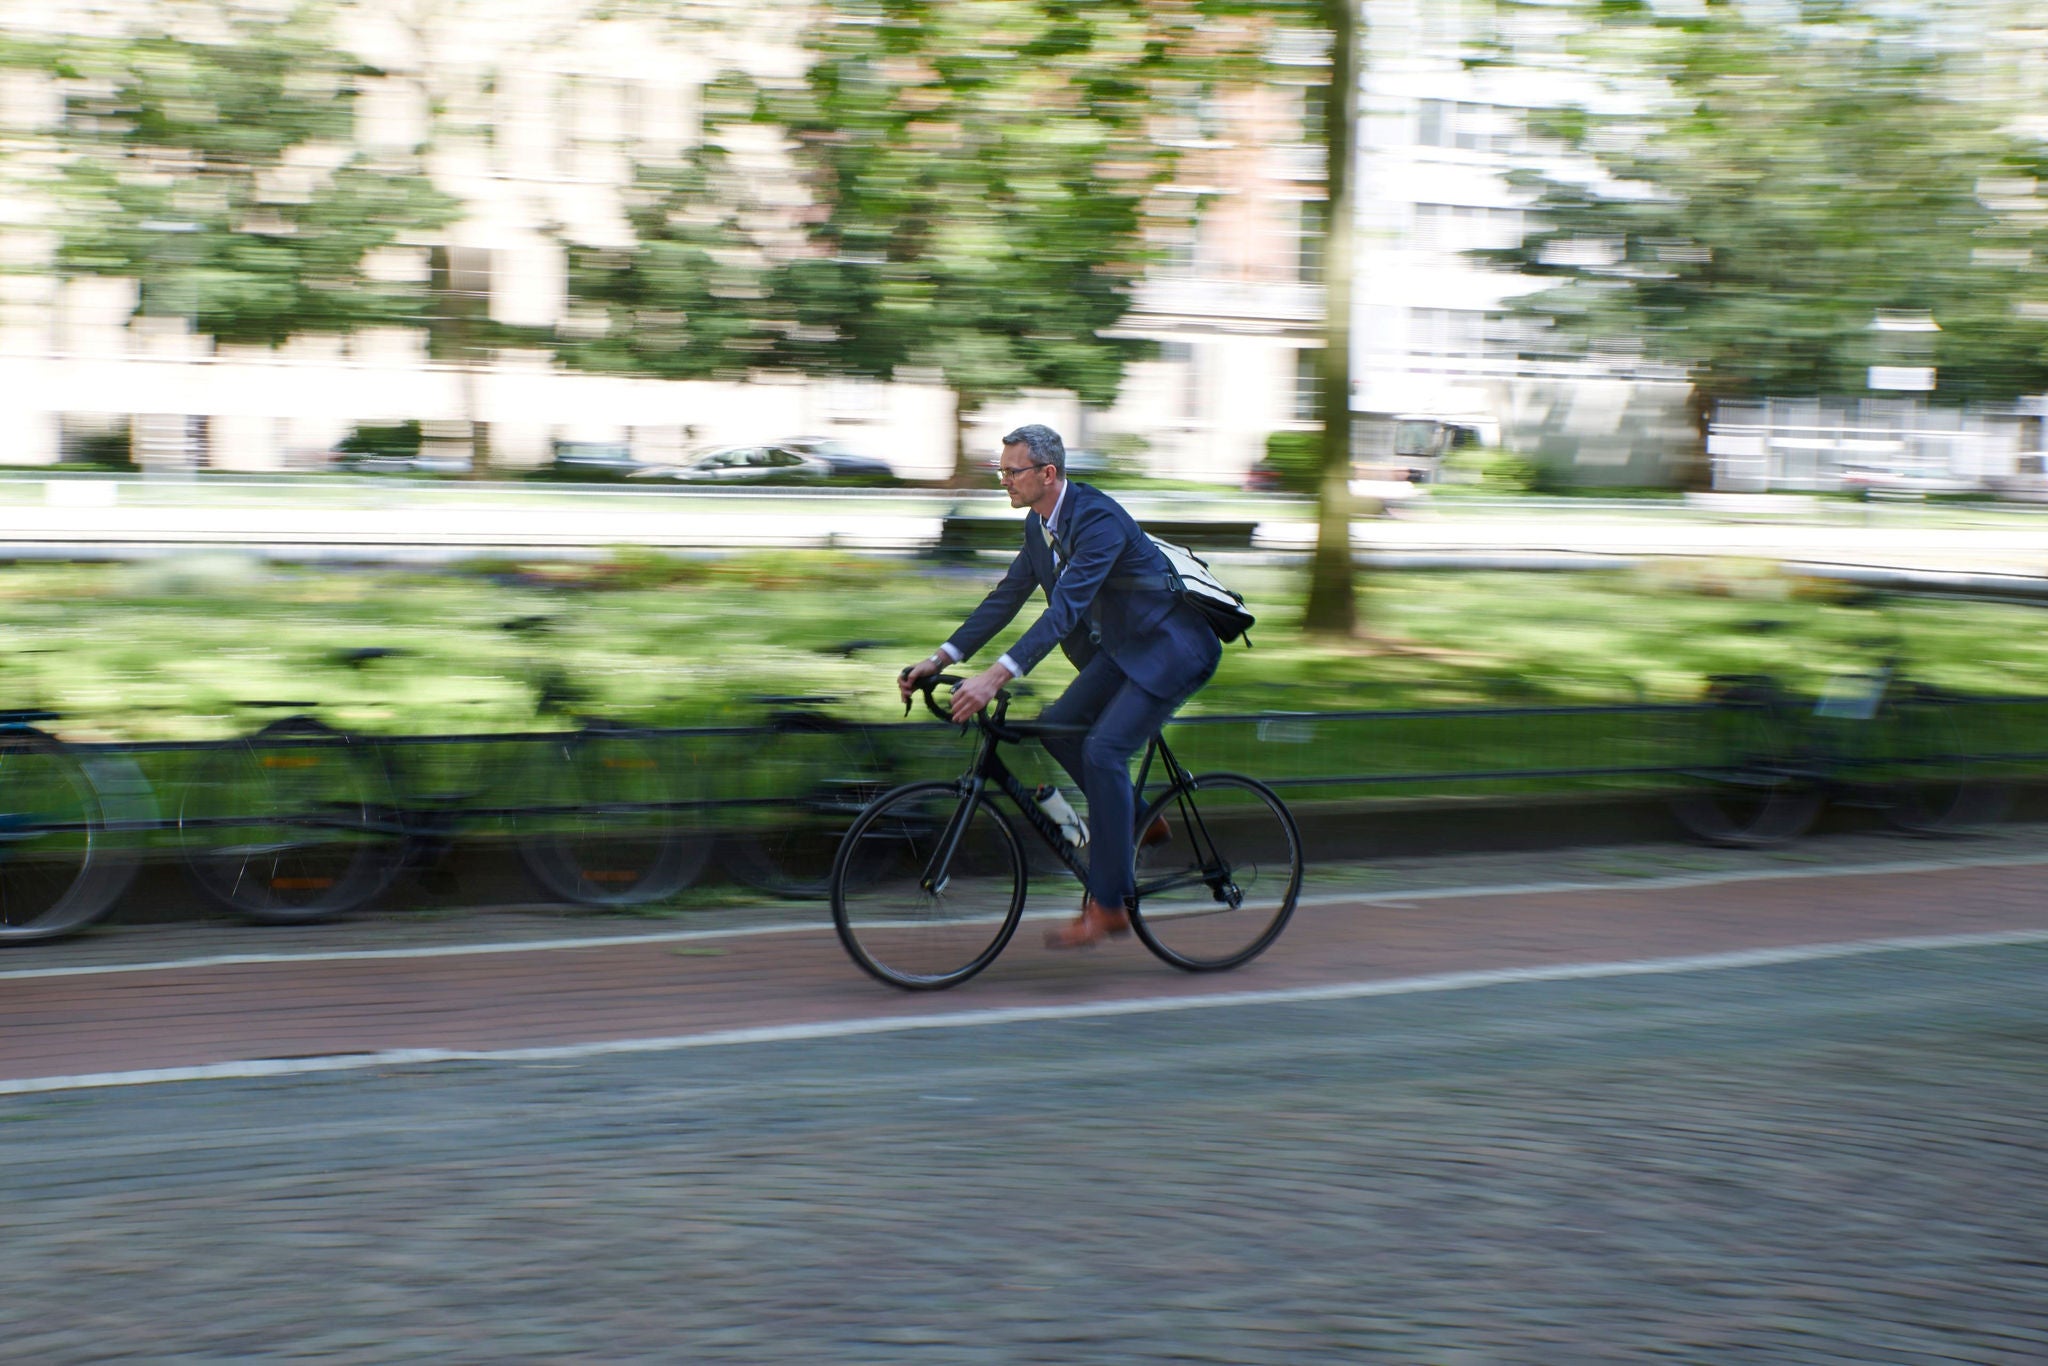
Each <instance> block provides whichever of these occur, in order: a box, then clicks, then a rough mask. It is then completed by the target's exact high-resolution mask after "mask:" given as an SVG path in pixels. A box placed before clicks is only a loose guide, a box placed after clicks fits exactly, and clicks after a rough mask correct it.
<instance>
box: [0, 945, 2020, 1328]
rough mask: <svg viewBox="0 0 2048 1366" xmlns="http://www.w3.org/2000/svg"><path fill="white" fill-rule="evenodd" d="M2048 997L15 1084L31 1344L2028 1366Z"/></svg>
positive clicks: (1502, 1011)
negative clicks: (21, 1089)
mask: <svg viewBox="0 0 2048 1366" xmlns="http://www.w3.org/2000/svg"><path fill="white" fill-rule="evenodd" d="M111 980H119V979H111ZM2044 986H2048V947H2043V946H2037V945H2036V946H2029V945H2006V946H2001V947H1995V948H1994V947H1986V948H1974V949H1948V950H1939V951H1932V950H1930V951H1910V952H1892V953H1884V954H1878V955H1871V956H1864V957H1855V958H1841V959H1831V960H1825V961H1817V962H1810V963H1802V964H1788V965H1781V966H1773V967H1763V968H1748V969H1733V970H1723V971H1716V972H1696V973H1682V974H1665V975H1658V976H1646V977H1631V978H1616V979H1604V980H1596V981H1578V982H1542V983H1524V984H1509V985H1502V986H1496V987H1491V988H1486V989H1480V990H1465V991H1456V992H1440V993H1432V994H1418V995H1404V996H1392V997H1380V998H1373V999H1360V1000H1345V1001H1330V1002H1321V1003H1314V1004H1293V1005H1268V1006H1256V1007H1242V1008H1233V1009H1217V1010H1204V1011H1194V1012H1184V1013H1174V1014H1160V1015H1145V1016H1135V1017H1129V1018H1123V1019H1113V1020H1105V1019H1095V1020H1076V1021H1065V1022H1041V1023H1031V1024H1021V1025H1020V1024H1010V1025H1003V1026H994V1027H976V1028H959V1029H950V1030H944V1031H924V1032H911V1033H896V1034H884V1035H871V1036H864V1037H857V1038H843V1039H830V1040H813V1041H809V1042H805V1043H803V1044H800V1045H799V1044H777V1045H758V1046H740V1047H727V1048H717V1049H696V1050H688V1051H683V1052H673V1053H663V1054H655V1055H639V1056H616V1057H608V1058H599V1059H592V1060H586V1061H582V1062H579V1063H576V1064H574V1065H554V1066H549V1065H536V1064H523V1065H507V1064H489V1065H474V1064H472V1065H443V1066H437V1067H428V1068H398V1069H392V1070H389V1071H367V1072H356V1073H350V1074H346V1075H335V1076H323V1077H295V1078H287V1079H271V1080H261V1081H231V1082H208V1083H192V1084H181V1085H171V1086H151V1087H125V1088H109V1089H99V1090H90V1091H73V1092H62V1093H52V1094H43V1095H31V1096H7V1097H0V1282H4V1284H5V1285H6V1286H7V1288H8V1293H7V1294H6V1295H5V1296H0V1344H4V1345H0V1357H4V1358H5V1359H7V1360H18V1361H24V1362H38V1363H43V1362H49V1363H67V1362H84V1361H103V1360H147V1361H178V1362H186V1361H204V1362H228V1361H247V1360H257V1359H261V1360H292V1359H299V1360H321V1361H332V1362H363V1363H385V1362H410V1361H433V1362H437V1363H466V1362H510V1361H518V1362H526V1361H534V1362H557V1361H570V1360H577V1361H581V1360H597V1361H635V1362H638V1361H648V1362H673V1361H719V1362H780V1361H799V1362H830V1363H837V1362H849V1363H855V1362H857V1363H876V1362H882V1363H889V1362H933V1363H940V1362H944V1363H952V1362H1006V1363H1007V1362H1061V1363H1068V1362H1131V1361H1177V1362H1179V1361H1219V1362H1223V1361H1227V1362H1288V1363H1294V1362H1310V1361H1318V1362H1319V1361H1347V1362H1348V1361H1388V1362H1443V1363H1450V1362H1475V1363H1476V1362H1486V1363H1492V1362H1501V1363H1528V1362H1538V1363H1550V1362H1558V1363H1577V1362H1594V1361H1643V1360H1670V1361H1699V1362H1726V1361H1738V1362H1769V1363H1802V1362H1887V1363H1889V1362H1933V1361H1968V1362H2012V1363H2022V1362H2037V1361H2040V1360H2042V1359H2043V1358H2044V1357H2048V1235H2044V1233H2043V1230H2044V1229H2048V1180H2044V1179H2043V1176H2044V1162H2043V1159H2044V1148H2048V1140H2044V1139H2043V1137H2042V1135H2043V1133H2044V1132H2048V1087H2044V1085H2043V1081H2044V1079H2048V1078H2044V1071H2048V1068H2044V1044H2048V994H2044V991H2043V988H2044Z"/></svg>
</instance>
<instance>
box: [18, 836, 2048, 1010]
mask: <svg viewBox="0 0 2048 1366" xmlns="http://www.w3.org/2000/svg"><path fill="white" fill-rule="evenodd" d="M2043 865H2048V854H2019V855H2006V856H1991V857H1985V858H1971V859H1943V860H1926V859H1902V860H1896V861H1893V862H1889V863H1868V864H1860V865H1844V864H1816V865H1812V866H1809V867H1804V868H1770V869H1762V868H1747V869H1739V870H1730V871H1728V872H1720V873H1682V874H1673V875H1672V876H1670V877H1646V878H1638V879H1633V880H1630V881H1627V882H1593V881H1584V880H1581V881H1559V882H1502V883H1491V884H1486V885H1481V886H1471V887H1426V888H1413V889H1410V890H1408V891H1401V892H1391V891H1390V892H1328V893H1325V894H1323V895H1321V896H1304V897H1303V898H1301V902H1300V904H1301V905H1302V906H1306V907H1318V906H1388V905H1393V906H1398V905H1402V904H1404V903H1407V902H1411V901H1452V900H1458V899H1460V898H1464V897H1489V896H1550V895H1556V894H1559V893H1565V892H1637V891H1643V892H1656V891H1672V890H1677V889H1681V888H1686V887H1715V886H1721V885H1723V884H1727V883H1736V882H1771V881H1776V880H1779V879H1785V880H1793V879H1803V878H1819V877H1886V876H1891V875H1894V874H1898V873H1938V872H1946V871H1950V870H1955V869H1972V868H2031V867H2038V866H2043ZM1310 880H1313V870H1311V872H1310ZM1068 914H1071V911H1068V910H1058V911H1050V910H1046V911H1039V912H1035V913H1030V914H1027V915H1026V917H1025V918H1026V919H1044V918H1047V917H1056V916H1061V915H1068ZM829 928H831V922H830V921H827V920H815V921H807V922H804V923H802V924H795V925H742V926H733V927H731V928H728V929H721V930H662V931H657V932H651V933H647V934H617V935H590V936H578V937H575V938H568V939H525V940H518V939H514V940H498V941H494V942H488V943H482V944H435V945H429V946H424V947H420V948H410V949H329V950H321V951H317V952H309V953H220V954H207V955H204V956H201V957H196V958H168V959H162V960H152V961H148V962H141V963H98V964H81V965H78V966H75V967H49V968H12V969H8V970H6V971H0V982H9V981H32V980H35V979H39V978H46V977H96V976H102V975H107V976H112V975H115V974H119V973H130V972H177V971H182V970H185V969H188V968H221V967H242V966H247V965H252V964H263V963H363V962H378V961H382V960H385V959H393V960H397V959H407V958H461V957H466V956H469V955H472V954H491V953H554V952H558V951H563V950H569V949H609V948H617V947H619V946H621V945H630V944H687V943H693V942H699V941H703V940H715V939H744V938H749V937H752V936H754V935H767V934H798V933H802V932H805V931H814V930H824V929H829Z"/></svg>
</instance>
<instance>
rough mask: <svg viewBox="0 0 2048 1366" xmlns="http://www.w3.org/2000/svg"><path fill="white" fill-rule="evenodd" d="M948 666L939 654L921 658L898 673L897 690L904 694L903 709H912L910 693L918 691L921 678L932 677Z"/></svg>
mask: <svg viewBox="0 0 2048 1366" xmlns="http://www.w3.org/2000/svg"><path fill="white" fill-rule="evenodd" d="M945 667H946V662H945V661H944V660H942V659H940V658H939V657H938V656H937V655H933V656H931V657H930V658H929V659H920V660H918V661H917V663H915V664H912V665H911V666H910V667H909V668H907V669H905V670H904V671H903V672H902V673H900V674H897V675H896V690H897V691H898V692H900V693H902V694H903V709H904V710H905V711H908V710H910V695H911V694H912V693H914V692H916V691H917V683H918V680H919V679H922V678H930V677H931V676H932V675H933V674H935V673H937V672H939V671H940V670H941V669H943V668H945Z"/></svg>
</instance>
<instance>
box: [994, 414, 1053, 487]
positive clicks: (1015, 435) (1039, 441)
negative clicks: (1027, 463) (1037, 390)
mask: <svg viewBox="0 0 2048 1366" xmlns="http://www.w3.org/2000/svg"><path fill="white" fill-rule="evenodd" d="M1003 444H1004V445H1005V446H1022V447H1024V449H1026V450H1028V451H1030V452H1031V463H1032V464H1034V465H1050V466H1052V467H1053V468H1054V469H1056V470H1058V471H1059V472H1060V473H1061V474H1065V473H1066V472H1067V446H1066V443H1065V442H1063V441H1061V440H1060V434H1059V433H1058V432H1056V431H1054V430H1053V429H1052V428H1050V427H1048V426H1045V425H1044V424H1043V423H1039V422H1034V423H1032V424H1030V425H1029V426H1026V427H1019V428H1018V429H1017V430H1016V431H1014V432H1011V433H1010V434H1009V435H1008V436H1006V437H1004V438H1003Z"/></svg>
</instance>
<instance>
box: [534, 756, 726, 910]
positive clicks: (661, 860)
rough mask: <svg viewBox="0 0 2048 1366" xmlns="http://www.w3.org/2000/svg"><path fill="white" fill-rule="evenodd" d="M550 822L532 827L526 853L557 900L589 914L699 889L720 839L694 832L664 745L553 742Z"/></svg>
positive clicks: (544, 788)
mask: <svg viewBox="0 0 2048 1366" xmlns="http://www.w3.org/2000/svg"><path fill="white" fill-rule="evenodd" d="M540 778H541V781H540V782H539V784H538V786H539V788H540V789H541V793H542V798H543V801H544V803H545V806H546V808H547V809H546V810H545V811H544V812H543V813H540V814H537V815H534V816H531V817H525V818H522V819H521V821H520V825H521V827H522V831H521V836H522V837H521V841H520V846H519V852H520V856H521V858H522V859H524V861H525V863H526V867H527V870H528V871H529V872H531V873H532V874H533V876H534V880H535V881H537V882H539V883H540V884H541V886H542V887H544V888H546V889H547V891H548V892H549V893H551V894H552V895H554V896H556V897H559V898H561V899H562V900H564V901H573V902H576V903H578V904H580V905H585V906H638V905H643V904H645V903H647V902H650V901H659V900H661V899H662V898H663V897H667V896H673V895H674V894H675V893H676V892H678V891H680V890H682V889H683V888H684V887H687V886H688V885H689V884H690V883H692V882H694V881H696V879H697V875H698V874H699V873H701V872H702V871H703V869H704V864H705V861H706V860H707V859H708V858H709V857H710V853H711V839H710V836H709V835H708V834H707V833H706V832H703V831H701V830H697V829H694V828H693V824H694V822H695V820H696V817H695V815H694V813H693V812H692V811H689V810H686V809H685V807H686V805H687V804H686V803H684V802H682V801H681V800H679V798H678V797H677V795H676V794H675V792H674V791H673V789H674V788H676V787H677V786H679V785H680V784H679V783H678V781H677V774H676V771H675V770H674V769H673V768H672V767H671V766H670V765H667V764H664V763H663V762H662V761H661V756H660V755H659V754H658V752H657V751H656V748H655V746H654V745H653V744H652V743H650V742H649V741H648V740H646V739H644V738H639V737H633V736H623V735H607V734H604V733H602V732H593V733H589V734H583V735H576V736H567V737H564V738H562V739H561V740H559V741H555V742H551V743H550V744H549V745H548V746H547V748H546V749H545V751H544V758H543V759H542V770H541V774H540Z"/></svg>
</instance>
